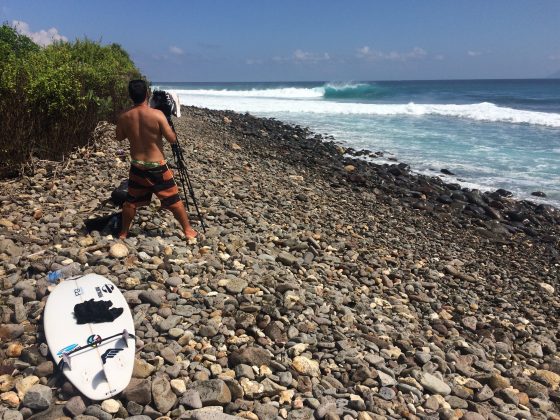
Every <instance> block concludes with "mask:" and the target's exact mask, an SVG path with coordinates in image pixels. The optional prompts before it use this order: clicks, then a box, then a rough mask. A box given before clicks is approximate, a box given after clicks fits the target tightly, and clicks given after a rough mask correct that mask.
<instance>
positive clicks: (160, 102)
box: [150, 90, 181, 127]
mask: <svg viewBox="0 0 560 420" xmlns="http://www.w3.org/2000/svg"><path fill="white" fill-rule="evenodd" d="M150 107H152V108H154V109H159V110H160V111H161V112H163V115H165V118H167V122H168V123H169V125H170V126H171V127H173V123H172V122H171V116H172V115H173V116H175V117H180V116H181V105H180V104H179V98H178V97H177V95H175V94H173V93H169V92H166V91H165V90H155V91H154V92H153V93H152V96H151V97H150Z"/></svg>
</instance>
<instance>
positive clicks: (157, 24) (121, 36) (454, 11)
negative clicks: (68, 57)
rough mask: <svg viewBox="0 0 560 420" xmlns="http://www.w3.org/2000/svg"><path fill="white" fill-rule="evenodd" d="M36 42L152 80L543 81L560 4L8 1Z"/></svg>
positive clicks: (533, 0) (485, 0)
mask: <svg viewBox="0 0 560 420" xmlns="http://www.w3.org/2000/svg"><path fill="white" fill-rule="evenodd" d="M0 20H1V21H3V22H6V21H7V22H9V23H12V22H14V21H18V22H19V23H18V25H19V27H20V28H21V29H20V30H21V31H22V32H25V33H27V34H29V35H31V36H33V37H34V38H35V39H36V40H37V41H38V42H43V43H48V42H49V39H52V38H56V39H69V40H72V39H75V38H83V37H88V38H90V39H94V40H100V41H101V42H103V43H111V42H116V43H119V44H121V45H122V46H123V47H124V48H125V49H126V50H127V51H129V53H130V54H131V56H132V58H133V59H134V60H135V62H136V64H137V65H138V66H139V67H140V68H141V70H142V71H143V72H144V73H145V74H146V75H147V76H148V77H149V78H150V79H151V80H152V81H296V80H301V81H309V80H339V81H351V80H404V79H412V80H414V79H464V78H467V79H469V78H538V77H546V76H548V75H550V74H552V73H555V72H558V71H560V0H468V1H467V0H453V1H452V0H422V1H420V0H385V1H374V0H370V1H366V0H346V1H332V0H323V1H318V0H299V1H292V0H282V1H278V0H276V1H269V0H260V1H257V0H236V1H233V0H206V1H202V0H200V1H166V2H160V3H156V2H153V1H141V0H138V1H114V0H113V1H106V0H96V1H69V0H52V1H45V0H43V1H38V0H27V1H22V0H0Z"/></svg>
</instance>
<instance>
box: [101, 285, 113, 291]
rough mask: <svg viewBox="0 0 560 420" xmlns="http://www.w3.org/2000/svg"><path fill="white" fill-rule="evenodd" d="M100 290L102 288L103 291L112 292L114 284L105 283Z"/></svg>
mask: <svg viewBox="0 0 560 420" xmlns="http://www.w3.org/2000/svg"><path fill="white" fill-rule="evenodd" d="M101 290H103V291H104V292H105V293H113V290H115V286H113V285H112V284H106V285H104V286H103V287H102V288H101Z"/></svg>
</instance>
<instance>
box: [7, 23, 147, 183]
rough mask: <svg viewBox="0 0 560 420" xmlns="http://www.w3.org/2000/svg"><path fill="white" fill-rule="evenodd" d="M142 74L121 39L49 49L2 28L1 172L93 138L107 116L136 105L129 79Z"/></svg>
mask: <svg viewBox="0 0 560 420" xmlns="http://www.w3.org/2000/svg"><path fill="white" fill-rule="evenodd" d="M139 77H141V75H140V72H139V71H138V69H137V68H136V67H135V65H134V63H133V62H132V60H131V59H130V57H129V55H128V54H127V53H126V51H124V50H123V49H122V48H121V47H120V46H119V45H117V44H111V45H106V46H103V45H101V44H100V43H98V42H93V41H90V40H87V39H86V40H77V41H75V42H72V43H68V42H57V43H55V44H52V45H49V46H47V47H45V48H41V47H39V46H38V45H36V44H34V43H33V41H31V39H29V38H28V37H26V36H24V35H21V34H18V33H17V32H16V31H15V30H14V29H13V28H12V27H10V26H9V25H6V24H4V25H3V26H2V27H1V28H0V115H2V118H0V176H7V175H14V174H17V173H19V172H20V170H21V167H22V164H23V163H26V162H28V161H29V160H30V159H31V157H32V156H33V157H37V158H40V159H62V158H63V157H64V156H65V155H67V154H68V153H69V152H70V151H71V150H72V149H73V148H75V147H77V146H83V145H85V144H87V142H88V139H89V136H90V134H91V132H92V130H93V129H94V127H95V126H96V124H97V123H98V122H99V121H100V120H109V121H114V120H115V119H116V117H117V115H118V113H119V112H120V111H121V110H122V109H124V108H125V107H126V106H127V105H128V104H129V99H128V94H127V84H128V81H129V80H130V79H131V78H139Z"/></svg>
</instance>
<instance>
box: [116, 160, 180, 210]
mask: <svg viewBox="0 0 560 420" xmlns="http://www.w3.org/2000/svg"><path fill="white" fill-rule="evenodd" d="M152 194H155V195H156V196H157V198H159V200H160V201H161V207H163V208H167V209H170V208H173V207H174V206H177V205H179V203H180V202H181V198H180V197H179V189H178V188H177V184H176V183H175V180H174V179H173V172H171V169H169V167H168V166H167V164H164V165H160V166H156V167H154V168H139V167H138V166H135V165H131V166H130V172H129V175H128V194H127V196H126V203H127V204H128V205H131V206H133V207H140V206H147V205H148V204H150V201H151V199H152Z"/></svg>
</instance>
